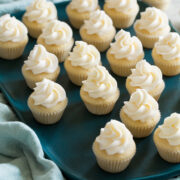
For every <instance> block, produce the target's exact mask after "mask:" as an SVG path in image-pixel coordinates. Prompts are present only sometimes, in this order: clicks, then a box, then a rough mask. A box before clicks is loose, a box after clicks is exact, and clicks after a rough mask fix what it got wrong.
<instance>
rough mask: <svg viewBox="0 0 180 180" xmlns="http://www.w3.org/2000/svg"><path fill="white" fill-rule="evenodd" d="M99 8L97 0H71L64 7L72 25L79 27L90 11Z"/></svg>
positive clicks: (87, 17)
mask: <svg viewBox="0 0 180 180" xmlns="http://www.w3.org/2000/svg"><path fill="white" fill-rule="evenodd" d="M97 9H99V6H98V0H83V1H82V0H72V1H71V2H70V3H69V4H68V6H67V7H66V13H67V15H68V17H69V20H70V22H71V24H72V26H73V27H75V28H77V29H79V28H80V27H81V26H82V25H83V23H84V20H87V19H89V16H90V13H91V12H93V11H95V10H97Z"/></svg>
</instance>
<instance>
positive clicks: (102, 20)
mask: <svg viewBox="0 0 180 180" xmlns="http://www.w3.org/2000/svg"><path fill="white" fill-rule="evenodd" d="M73 2H75V1H72V2H71V3H70V4H69V5H68V6H67V9H68V7H71V6H72V5H71V4H75V3H73ZM106 3H107V4H108V3H109V6H108V7H109V8H110V9H111V8H112V9H113V10H114V9H115V8H116V6H115V5H116V3H117V4H119V5H120V6H121V3H120V2H119V3H118V2H116V3H112V2H111V1H107V2H106ZM126 3H127V4H128V3H130V2H126ZM131 3H132V5H133V2H131ZM131 3H130V4H131ZM134 3H136V4H137V2H136V1H135V2H134ZM85 4H86V3H85ZM86 5H87V4H86ZM105 5H106V4H105ZM132 5H129V6H128V5H127V6H128V7H129V8H130V9H131V10H132V9H134V8H132V7H134V6H132ZM111 6H113V7H111ZM117 7H118V6H117ZM80 9H81V8H80ZM120 9H122V8H120ZM131 10H130V12H131ZM81 13H82V12H81ZM106 13H107V12H106ZM106 13H105V11H102V10H99V9H98V10H96V11H93V12H92V13H89V18H88V19H86V20H84V21H83V22H84V23H83V25H82V26H81V28H80V35H81V38H82V39H83V40H84V41H85V42H87V43H89V44H93V45H95V46H96V48H97V49H98V50H99V51H105V50H106V49H107V48H108V47H109V45H110V43H111V41H112V40H113V38H114V36H115V32H116V31H115V28H114V26H113V21H112V20H111V18H112V17H111V18H110V17H109V16H108V13H107V14H106ZM129 14H130V13H128V15H129ZM134 18H135V17H134ZM22 19H23V22H24V24H25V25H26V26H27V28H28V32H29V34H30V35H31V36H32V37H35V38H37V37H39V35H40V34H41V36H40V37H39V38H38V41H39V43H41V44H43V45H44V46H45V47H46V48H47V49H48V50H49V51H50V52H52V53H55V54H56V55H57V56H58V58H59V61H60V62H62V61H64V59H65V57H66V55H67V52H68V51H70V50H71V48H72V45H73V37H72V30H71V28H70V27H69V25H68V24H66V23H64V22H60V21H58V20H57V10H56V8H55V6H54V5H53V3H51V2H46V1H45V0H34V1H33V3H32V4H31V5H30V6H29V7H28V8H27V10H26V12H25V14H24V16H23V18H22ZM126 21H127V20H126ZM0 22H1V23H0V27H1V29H2V31H1V32H0V34H1V35H0V36H1V37H2V38H1V39H0V42H1V44H0V52H1V57H2V58H4V59H15V58H17V57H19V56H20V55H21V54H22V53H23V50H24V47H25V46H26V44H27V42H28V37H27V28H26V27H25V26H24V25H23V24H22V23H21V22H20V21H18V20H16V19H15V18H14V17H13V18H11V17H10V16H9V15H5V16H2V17H1V18H0ZM118 22H122V21H119V20H118ZM72 24H73V23H72ZM134 30H135V32H136V35H137V36H138V38H139V39H140V40H141V42H142V44H143V46H144V47H147V48H153V47H154V43H155V42H157V41H158V39H159V37H160V36H162V35H166V34H167V33H168V32H169V31H170V27H169V24H168V18H167V16H166V14H165V13H163V12H162V11H161V10H158V9H156V8H147V9H146V10H145V12H142V13H141V18H140V19H139V20H137V21H136V22H135V24H134Z"/></svg>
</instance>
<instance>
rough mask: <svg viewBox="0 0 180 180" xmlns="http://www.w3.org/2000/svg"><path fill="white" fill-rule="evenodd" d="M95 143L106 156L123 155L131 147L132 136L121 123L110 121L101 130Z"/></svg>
mask: <svg viewBox="0 0 180 180" xmlns="http://www.w3.org/2000/svg"><path fill="white" fill-rule="evenodd" d="M95 141H96V142H97V143H98V144H99V148H100V150H105V151H106V153H107V154H108V155H113V154H116V153H117V154H123V153H125V152H126V151H128V150H129V148H130V147H131V146H132V143H133V136H132V134H131V133H130V131H129V130H128V129H127V128H126V126H125V125H124V124H123V123H121V122H119V121H117V120H111V121H110V122H108V123H107V124H106V126H105V128H101V132H100V135H99V136H98V137H97V138H96V140H95Z"/></svg>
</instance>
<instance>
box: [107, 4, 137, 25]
mask: <svg viewBox="0 0 180 180" xmlns="http://www.w3.org/2000/svg"><path fill="white" fill-rule="evenodd" d="M104 11H105V12H106V13H107V14H108V15H109V16H110V17H111V19H112V21H113V24H114V26H115V27H116V28H128V27H130V26H131V25H132V24H133V22H134V20H135V18H136V15H137V13H138V11H139V6H138V8H137V9H133V12H129V13H128V14H124V13H122V12H117V11H116V10H115V9H109V8H108V7H107V4H105V5H104Z"/></svg>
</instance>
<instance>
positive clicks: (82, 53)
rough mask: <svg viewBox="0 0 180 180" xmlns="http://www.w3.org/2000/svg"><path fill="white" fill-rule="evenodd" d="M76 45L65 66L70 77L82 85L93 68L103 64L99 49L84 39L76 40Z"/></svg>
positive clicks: (75, 82)
mask: <svg viewBox="0 0 180 180" xmlns="http://www.w3.org/2000/svg"><path fill="white" fill-rule="evenodd" d="M75 44H76V46H75V47H74V48H73V51H72V52H70V54H69V56H68V57H67V59H66V61H65V62H64V67H65V69H66V72H67V74H68V77H69V79H70V80H71V81H72V82H73V83H74V84H76V85H78V86H81V85H82V81H84V80H86V79H87V77H88V73H89V71H90V70H91V68H93V67H95V66H96V65H98V64H101V56H100V53H99V51H98V50H97V49H96V48H95V47H94V46H93V45H88V44H87V43H86V42H83V41H76V43H75Z"/></svg>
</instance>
